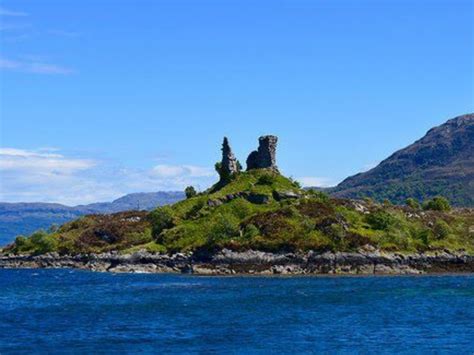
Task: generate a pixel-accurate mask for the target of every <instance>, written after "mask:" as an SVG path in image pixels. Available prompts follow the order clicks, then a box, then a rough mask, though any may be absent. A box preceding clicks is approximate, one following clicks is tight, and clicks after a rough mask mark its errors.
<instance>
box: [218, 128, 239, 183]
mask: <svg viewBox="0 0 474 355" xmlns="http://www.w3.org/2000/svg"><path fill="white" fill-rule="evenodd" d="M238 171H239V166H238V164H237V159H236V158H235V156H234V153H232V149H231V148H230V145H229V140H228V139H227V137H224V142H223V143H222V172H223V174H224V175H225V176H230V175H232V174H234V173H236V172H238Z"/></svg>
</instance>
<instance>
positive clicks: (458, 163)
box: [331, 113, 474, 207]
mask: <svg viewBox="0 0 474 355" xmlns="http://www.w3.org/2000/svg"><path fill="white" fill-rule="evenodd" d="M331 193H332V195H334V196H336V197H345V198H361V197H371V198H374V199H376V200H379V201H381V200H384V199H388V200H390V201H392V202H394V203H403V202H404V201H405V200H406V199H407V198H408V197H414V198H416V199H418V200H424V199H427V198H432V197H434V196H436V195H442V196H445V197H447V198H448V199H449V200H450V201H451V203H452V204H453V205H457V206H466V207H474V114H472V113H471V114H466V115H463V116H459V117H456V118H453V119H450V120H449V121H447V122H446V123H444V124H442V125H440V126H438V127H435V128H432V129H431V130H429V131H428V133H427V134H426V135H425V136H424V137H423V138H421V139H420V140H418V141H416V142H415V143H413V144H411V145H409V146H408V147H406V148H404V149H402V150H399V151H397V152H395V153H394V154H392V155H391V156H390V157H388V158H387V159H385V160H384V161H382V162H381V163H380V164H379V165H378V166H376V167H375V168H373V169H371V170H369V171H367V172H364V173H360V174H357V175H354V176H351V177H349V178H347V179H345V180H344V181H343V182H341V183H340V184H339V185H338V186H336V187H335V188H334V189H332V190H331Z"/></svg>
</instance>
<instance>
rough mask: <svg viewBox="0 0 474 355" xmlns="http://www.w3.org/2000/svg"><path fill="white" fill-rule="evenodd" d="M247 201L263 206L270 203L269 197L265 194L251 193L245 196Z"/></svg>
mask: <svg viewBox="0 0 474 355" xmlns="http://www.w3.org/2000/svg"><path fill="white" fill-rule="evenodd" d="M247 201H249V202H251V203H255V204H257V205H263V204H266V203H269V202H270V196H268V195H265V194H254V193H251V194H249V195H248V196H247Z"/></svg>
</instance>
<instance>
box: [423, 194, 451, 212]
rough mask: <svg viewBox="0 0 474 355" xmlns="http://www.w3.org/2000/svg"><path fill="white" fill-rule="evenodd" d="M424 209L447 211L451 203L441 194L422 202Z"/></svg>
mask: <svg viewBox="0 0 474 355" xmlns="http://www.w3.org/2000/svg"><path fill="white" fill-rule="evenodd" d="M423 209H424V210H432V211H449V210H450V209H451V205H450V204H449V201H448V199H447V198H445V197H442V196H437V197H435V198H433V199H431V200H428V201H426V202H425V203H424V204H423Z"/></svg>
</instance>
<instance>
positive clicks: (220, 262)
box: [0, 248, 474, 275]
mask: <svg viewBox="0 0 474 355" xmlns="http://www.w3.org/2000/svg"><path fill="white" fill-rule="evenodd" d="M2 268H38V269H40V268H75V269H85V270H91V271H97V272H120V273H122V272H127V273H169V272H173V273H193V274H205V275H233V274H261V275H270V274H291V275H302V274H341V275H345V274H365V275H367V274H422V273H439V272H474V256H472V255H468V254H466V253H465V252H458V253H452V252H449V251H439V252H436V253H434V254H424V253H420V254H411V255H401V254H397V253H388V252H382V251H379V250H373V249H372V248H370V249H368V248H365V249H363V248H362V249H361V250H359V252H355V253H343V252H336V253H333V252H326V253H317V252H314V251H309V252H307V253H266V252H261V251H254V250H249V251H245V252H236V251H231V250H227V249H222V250H220V251H217V252H210V253H209V254H201V255H200V254H194V255H193V254H181V253H177V254H173V255H165V254H153V253H148V252H144V251H142V252H137V253H134V254H128V255H121V254H117V253H112V252H111V253H103V254H87V255H85V254H79V255H58V254H56V253H51V254H45V255H38V256H32V255H0V269H2Z"/></svg>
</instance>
